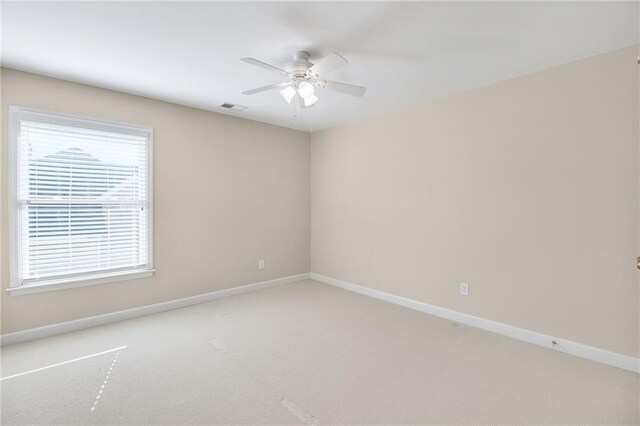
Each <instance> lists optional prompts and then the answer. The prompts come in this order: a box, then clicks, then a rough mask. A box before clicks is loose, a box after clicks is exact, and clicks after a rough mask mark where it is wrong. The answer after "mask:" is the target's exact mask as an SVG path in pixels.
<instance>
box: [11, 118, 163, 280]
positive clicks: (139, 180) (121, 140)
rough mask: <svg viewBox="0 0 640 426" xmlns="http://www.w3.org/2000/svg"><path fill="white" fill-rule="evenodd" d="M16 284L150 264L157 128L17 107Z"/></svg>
mask: <svg viewBox="0 0 640 426" xmlns="http://www.w3.org/2000/svg"><path fill="white" fill-rule="evenodd" d="M12 132H13V133H14V134H13V135H12V143H13V145H14V146H13V148H14V150H15V151H14V155H13V158H14V161H15V164H14V167H13V168H12V173H13V174H14V175H13V176H12V178H13V179H14V181H13V188H14V197H13V198H14V200H13V203H12V231H13V232H14V235H13V247H12V248H13V250H14V254H13V256H12V257H13V269H14V270H13V271H12V272H13V273H12V278H13V280H12V281H13V283H12V284H13V285H14V286H27V285H30V284H34V283H35V284H38V283H47V282H64V281H73V280H79V279H86V278H96V277H105V276H108V275H122V274H126V273H128V272H133V271H140V270H150V269H151V268H152V265H151V242H150V239H151V216H150V193H151V192H150V164H149V162H150V161H149V160H150V144H151V130H150V129H148V128H143V127H140V126H129V125H119V124H118V125H117V124H111V123H106V122H100V121H95V120H87V119H80V118H75V117H69V116H62V115H57V114H49V113H45V112H39V111H31V110H24V109H14V110H12Z"/></svg>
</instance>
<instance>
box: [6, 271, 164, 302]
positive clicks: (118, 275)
mask: <svg viewBox="0 0 640 426" xmlns="http://www.w3.org/2000/svg"><path fill="white" fill-rule="evenodd" d="M154 272H155V269H143V270H134V271H126V272H115V273H107V274H100V275H93V276H84V277H79V278H76V279H69V278H65V279H62V280H50V281H42V282H39V283H36V284H27V285H22V286H20V287H9V288H8V289H7V291H8V292H9V293H10V294H11V295H12V296H22V295H24V294H33V293H43V292H46V291H56V290H64V289H68V288H76V287H86V286H90V285H99V284H106V283H112V282H117V281H126V280H133V279H137V278H147V277H150V276H152V275H153V273H154Z"/></svg>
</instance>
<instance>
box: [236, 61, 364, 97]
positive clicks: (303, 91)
mask: <svg viewBox="0 0 640 426" xmlns="http://www.w3.org/2000/svg"><path fill="white" fill-rule="evenodd" d="M240 60H241V61H243V62H246V63H248V64H251V65H255V66H257V67H260V68H262V69H265V70H267V71H271V72H277V73H278V74H280V75H282V76H285V77H288V79H289V80H288V81H285V82H282V83H274V84H270V85H268V86H263V87H258V88H256V89H251V90H246V91H244V92H242V94H244V95H254V94H256V93H260V92H266V91H268V90H272V89H279V88H282V89H281V90H280V95H281V96H282V97H283V98H284V100H285V101H286V102H287V103H291V102H292V101H293V99H295V98H296V95H297V96H298V98H299V100H300V101H301V102H302V106H303V107H304V108H309V107H311V106H313V105H314V104H315V103H316V102H317V101H318V97H317V96H316V94H315V88H316V87H317V88H319V89H328V90H333V91H336V92H340V93H344V94H346V95H351V96H358V97H360V96H362V95H364V93H365V92H366V90H367V89H366V87H362V86H356V85H353V84H347V83H339V82H337V81H329V80H325V79H323V78H322V77H321V76H322V75H325V74H328V73H330V72H332V71H335V70H337V69H338V68H341V67H343V66H345V65H347V64H348V62H347V60H346V59H345V58H343V57H342V56H340V55H338V54H337V53H332V54H330V55H328V56H326V57H324V58H323V59H321V60H320V61H319V62H318V63H316V64H313V63H312V62H310V61H309V53H307V52H303V51H300V52H296V53H294V54H293V60H292V61H291V62H289V63H288V64H287V65H286V66H285V67H284V69H282V68H278V67H276V66H273V65H269V64H267V63H265V62H262V61H259V60H257V59H254V58H242V59H240ZM283 87H284V88H283Z"/></svg>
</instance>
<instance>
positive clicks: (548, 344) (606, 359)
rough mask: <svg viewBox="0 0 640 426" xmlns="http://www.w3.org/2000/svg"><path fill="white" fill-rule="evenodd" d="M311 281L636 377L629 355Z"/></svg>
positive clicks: (635, 362)
mask: <svg viewBox="0 0 640 426" xmlns="http://www.w3.org/2000/svg"><path fill="white" fill-rule="evenodd" d="M311 279H312V280H316V281H319V282H321V283H324V284H329V285H332V286H334V287H339V288H341V289H344V290H349V291H352V292H355V293H359V294H363V295H365V296H369V297H373V298H375V299H379V300H383V301H385V302H389V303H393V304H396V305H400V306H404V307H406V308H409V309H414V310H416V311H420V312H424V313H427V314H430V315H435V316H437V317H440V318H445V319H448V320H451V321H455V322H458V323H460V324H465V325H468V326H471V327H476V328H480V329H482V330H487V331H491V332H493V333H497V334H501V335H503V336H507V337H511V338H513V339H517V340H522V341H524V342H528V343H533V344H534V345H538V346H542V347H545V348H548V349H554V350H557V351H559V352H564V353H567V354H570V355H575V356H577V357H580V358H584V359H588V360H591V361H595V362H599V363H601V364H606V365H610V366H612V367H618V368H621V369H623V370H628V371H632V372H634V373H638V374H640V359H638V358H634V357H632V356H628V355H623V354H619V353H616V352H610V351H607V350H604V349H600V348H595V347H593V346H587V345H584V344H582V343H577V342H572V341H570V340H566V339H562V338H558V337H554V336H548V335H545V334H542V333H537V332H535V331H530V330H525V329H523V328H518V327H514V326H512V325H507V324H503V323H499V322H496V321H492V320H488V319H485V318H481V317H476V316H473V315H469V314H465V313H462V312H457V311H453V310H451V309H446V308H442V307H440V306H435V305H430V304H428V303H424V302H418V301H416V300H412V299H407V298H406V297H402V296H396V295H394V294H390V293H385V292H383V291H380V290H375V289H372V288H369V287H364V286H361V285H358V284H353V283H350V282H346V281H342V280H338V279H335V278H331V277H327V276H324V275H320V274H316V273H314V272H312V273H311ZM554 341H555V342H556V344H555V345H554V344H553V343H552V342H554Z"/></svg>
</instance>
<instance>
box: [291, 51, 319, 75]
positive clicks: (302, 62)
mask: <svg viewBox="0 0 640 426" xmlns="http://www.w3.org/2000/svg"><path fill="white" fill-rule="evenodd" d="M312 66H313V64H312V63H311V62H309V53H307V52H304V51H300V52H296V53H294V54H293V61H291V62H289V63H288V64H287V66H286V67H285V68H284V70H285V71H286V72H287V75H288V76H289V77H291V78H305V77H306V76H307V70H308V69H309V68H311V67H312Z"/></svg>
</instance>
